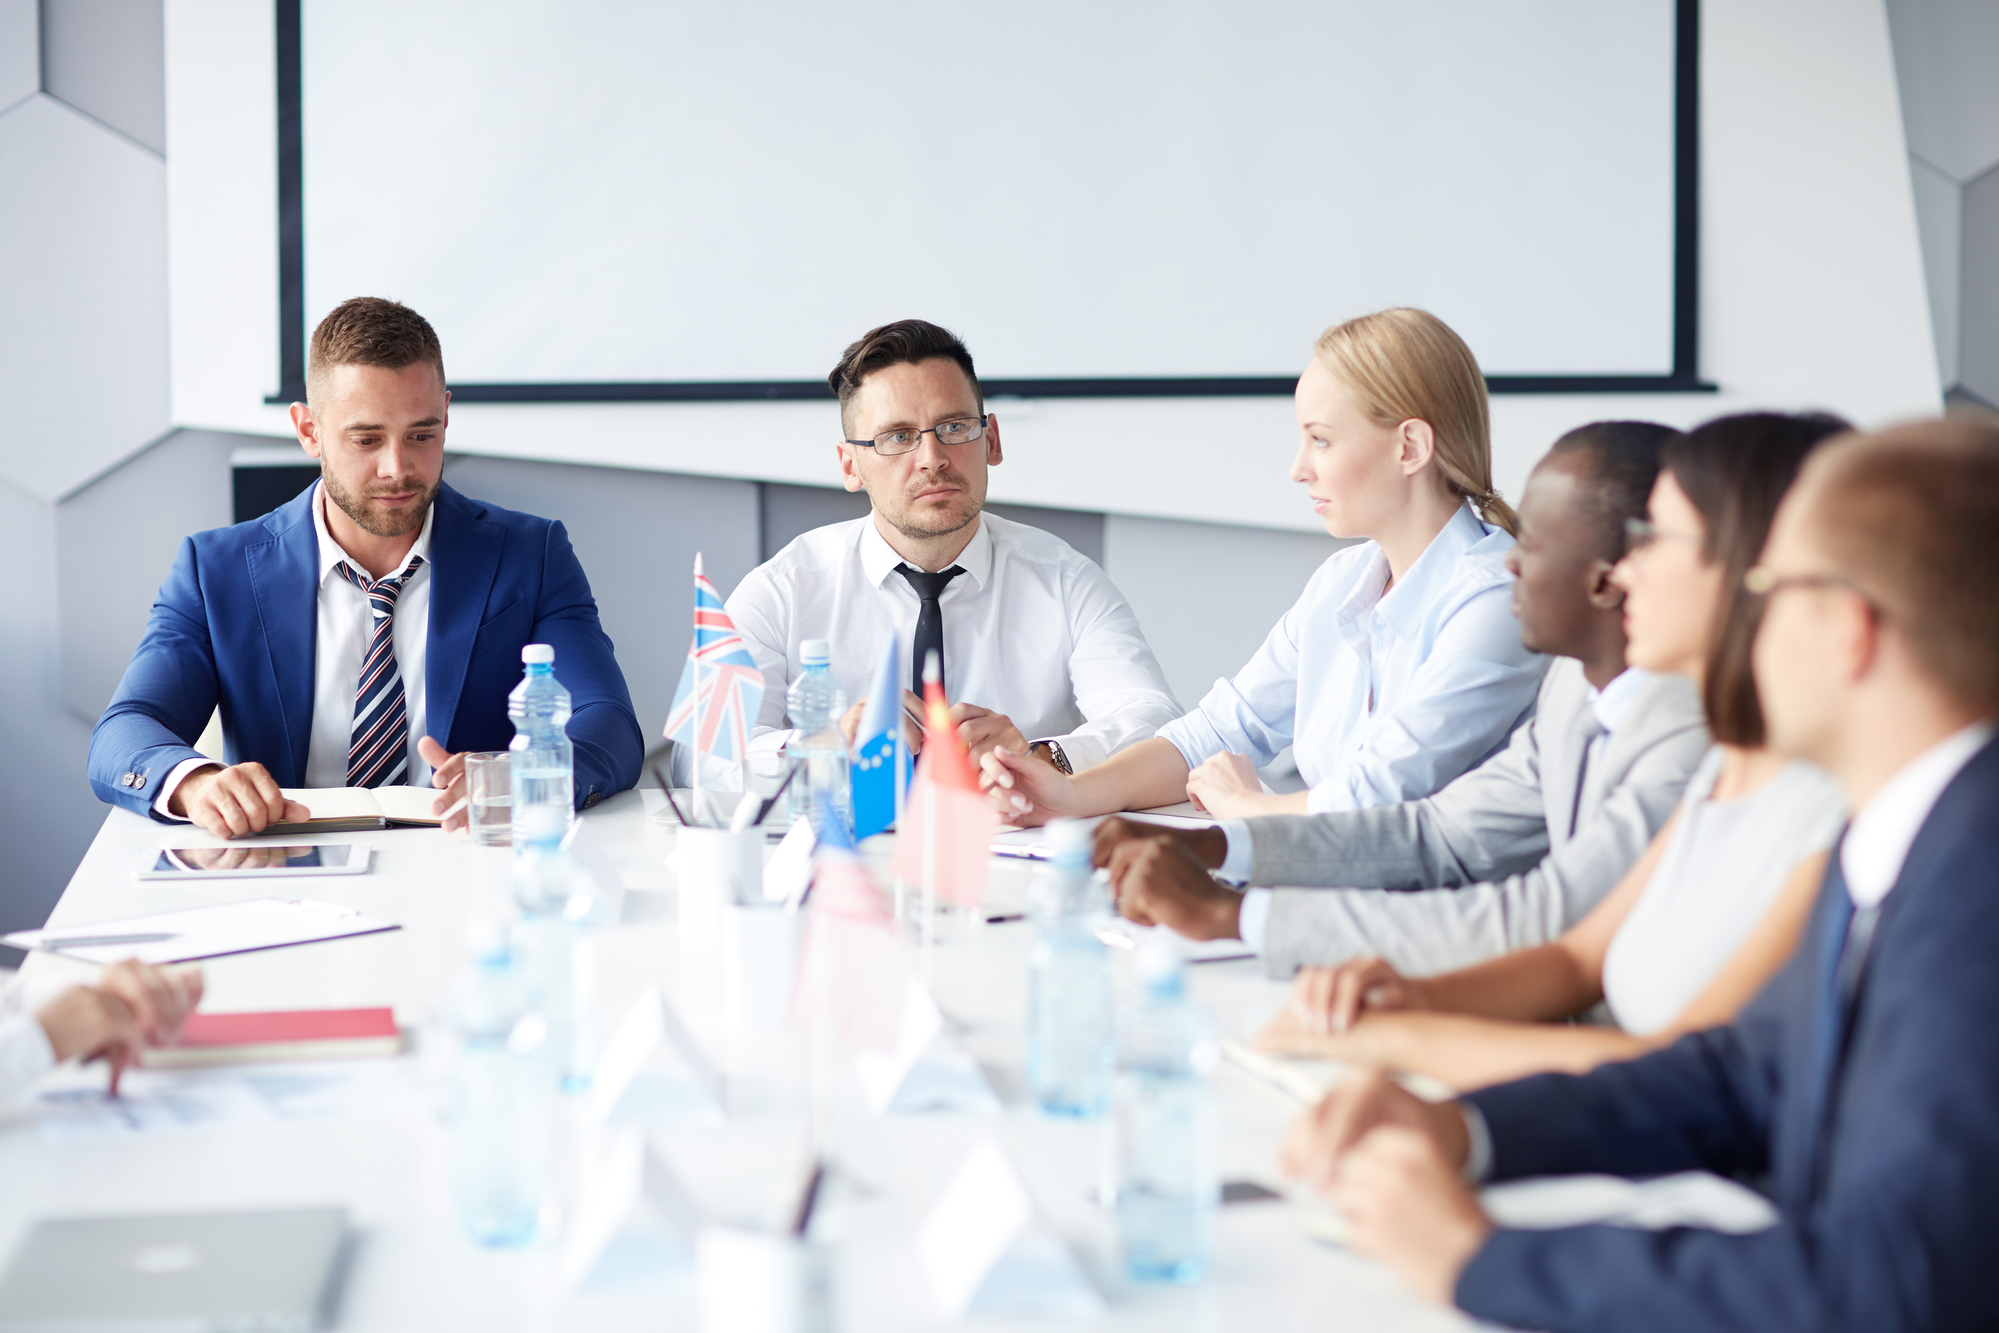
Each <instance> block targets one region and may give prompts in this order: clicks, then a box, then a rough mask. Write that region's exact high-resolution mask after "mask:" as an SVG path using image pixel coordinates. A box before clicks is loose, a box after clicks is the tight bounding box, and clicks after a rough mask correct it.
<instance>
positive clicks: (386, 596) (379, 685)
mask: <svg viewBox="0 0 1999 1333" xmlns="http://www.w3.org/2000/svg"><path fill="white" fill-rule="evenodd" d="M422 567H423V557H422V556H417V557H415V558H414V559H412V560H411V561H410V566H409V568H408V569H407V570H405V571H403V574H402V577H400V578H397V577H394V576H391V577H389V578H385V579H377V580H375V581H374V582H373V583H370V582H369V581H368V579H367V578H366V576H364V575H362V574H358V573H356V572H355V571H354V567H353V566H352V565H350V564H348V563H347V562H346V561H345V560H342V561H341V562H340V563H339V565H337V566H335V568H337V569H338V570H339V571H340V577H342V578H344V579H346V580H347V581H348V582H349V583H351V584H353V585H354V586H355V587H357V588H359V589H360V590H361V591H362V592H364V593H366V594H367V596H368V609H369V610H370V611H372V612H373V613H374V616H375V631H374V635H373V636H372V637H371V638H370V639H369V640H368V651H367V652H366V653H364V654H363V655H362V657H361V678H360V683H359V684H358V685H356V686H355V688H354V731H353V739H352V740H351V741H350V742H349V744H348V747H347V785H348V786H350V787H380V786H383V785H385V784H391V783H398V782H401V781H402V780H403V777H404V775H405V774H407V773H408V771H409V766H410V756H409V748H410V720H409V708H408V705H407V703H406V701H405V700H404V698H403V677H402V673H401V672H400V671H398V670H396V634H395V631H396V596H397V594H399V593H400V592H402V589H403V584H404V583H406V582H408V581H409V579H410V578H411V577H412V576H413V575H415V573H416V572H417V570H418V569H420V568H422Z"/></svg>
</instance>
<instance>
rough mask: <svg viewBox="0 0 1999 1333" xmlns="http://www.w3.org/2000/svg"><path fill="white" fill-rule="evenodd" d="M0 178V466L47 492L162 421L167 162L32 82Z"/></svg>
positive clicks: (1, 124) (0, 150) (123, 452)
mask: <svg viewBox="0 0 1999 1333" xmlns="http://www.w3.org/2000/svg"><path fill="white" fill-rule="evenodd" d="M0 182H5V188H4V189H0V254H5V255H7V256H8V261H7V263H5V264H4V265H0V311H5V312H6V317H5V319H0V402H4V403H6V404H7V411H6V412H5V413H4V414H0V477H4V478H5V479H6V480H8V481H11V482H13V483H14V484H15V485H16V486H18V487H20V488H21V489H22V490H24V491H26V492H28V493H29V494H30V495H35V496H40V497H42V498H44V499H50V500H53V499H56V498H58V497H59V496H61V495H63V494H65V493H67V492H69V491H71V490H73V489H75V488H76V487H77V486H79V485H81V484H83V483H84V482H85V481H87V480H89V479H90V478H91V477H93V476H95V475H97V474H98V473H100V472H102V471H103V470H104V469H105V468H107V467H110V466H111V465H112V464H114V463H116V462H118V461H119V460H120V459H122V458H126V457H128V456H130V455H131V454H132V453H134V452H136V451H137V450H138V449H140V448H141V447H142V446H144V445H145V444H146V443H147V442H148V441H150V440H154V439H157V438H158V437H159V436H160V435H162V434H163V433H164V432H165V431H166V429H167V425H168V420H167V413H168V403H167V280H166V168H165V166H164V164H163V163H162V162H161V161H160V159H159V158H158V157H156V156H154V155H153V154H152V153H150V152H148V151H147V150H145V149H144V148H141V147H139V146H138V145H137V144H135V143H133V142H132V141H131V140H130V139H127V138H125V137H123V136H122V135H120V134H117V133H114V132H112V131H111V130H108V129H106V128H105V127H104V126H102V125H99V124H97V123H96V122H95V121H93V120H91V119H89V118H88V117H86V116H83V115H81V114H79V113H78V112H76V111H74V110H72V109H71V108H69V107H67V106H65V105H63V104H62V103H61V102H58V101H56V100H55V99H53V98H51V97H49V96H47V95H46V94H37V95H35V96H33V97H30V98H29V99H28V100H27V101H25V102H22V103H20V104H18V105H16V106H15V107H14V108H13V109H12V110H10V111H8V112H7V113H6V114H5V115H0Z"/></svg>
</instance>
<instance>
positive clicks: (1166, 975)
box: [1132, 934, 1182, 995]
mask: <svg viewBox="0 0 1999 1333" xmlns="http://www.w3.org/2000/svg"><path fill="white" fill-rule="evenodd" d="M1181 969H1182V963H1181V959H1180V950H1179V947H1178V946H1176V945H1175V944H1174V943H1173V942H1172V941H1171V940H1169V939H1167V938H1165V937H1164V936H1162V935H1157V934H1155V935H1153V936H1151V937H1149V938H1148V939H1147V940H1146V941H1145V942H1144V943H1143V944H1141V945H1139V946H1138V956H1137V957H1136V958H1134V959H1132V970H1133V972H1135V973H1136V974H1137V977H1138V984H1139V985H1141V986H1143V987H1145V989H1147V990H1149V991H1151V992H1152V993H1153V994H1155V995H1177V994H1179V993H1180V987H1181V985H1182V981H1181V977H1182V970H1181Z"/></svg>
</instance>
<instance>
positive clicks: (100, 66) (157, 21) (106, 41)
mask: <svg viewBox="0 0 1999 1333" xmlns="http://www.w3.org/2000/svg"><path fill="white" fill-rule="evenodd" d="M41 19H42V42H41V46H42V89H43V91H44V92H47V93H48V94H50V95H51V96H53V97H60V98H61V99H62V100H63V101H65V102H68V103H69V104H70V105H71V106H73V107H75V108H76V109H77V110H79V111H81V112H83V113H84V114H86V115H89V116H91V117H94V118H95V119H97V120H101V121H103V122H104V123H105V124H106V125H109V126H110V127H111V128H112V129H114V130H117V131H118V132H119V133H120V134H123V135H125V136H127V137H128V138H131V139H133V140H136V141H137V142H139V143H141V144H143V145H144V146H146V147H147V148H150V149H151V150H152V151H153V152H155V153H160V154H164V153H165V152H166V151H167V87H166V75H167V62H166V42H167V34H166V9H165V6H164V5H162V4H161V0H41Z"/></svg>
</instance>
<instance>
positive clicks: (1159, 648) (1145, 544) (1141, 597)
mask: <svg viewBox="0 0 1999 1333" xmlns="http://www.w3.org/2000/svg"><path fill="white" fill-rule="evenodd" d="M1346 544H1347V543H1344V542H1338V541H1335V540H1333V539H1332V538H1331V537H1327V536H1324V535H1321V534H1314V533H1309V532H1277V531H1273V530H1271V529H1268V528H1243V527H1235V526H1232V525H1229V524H1224V523H1179V522H1174V521H1172V520H1169V519H1157V518H1132V517H1129V516H1127V515H1123V514H1112V515H1110V516H1109V517H1107V518H1106V519H1105V520H1104V556H1105V560H1104V568H1105V570H1106V571H1108V572H1109V574H1110V576H1111V581H1112V582H1114V583H1116V584H1117V586H1118V587H1119V588H1120V589H1122V590H1123V592H1124V595H1125V597H1126V599H1127V600H1129V601H1130V602H1131V606H1132V610H1133V611H1135V612H1137V613H1138V623H1139V624H1140V625H1141V626H1143V627H1144V629H1145V637H1146V640H1147V641H1148V642H1149V643H1151V645H1152V651H1153V653H1154V654H1155V655H1157V656H1158V658H1159V665H1160V667H1161V668H1162V669H1163V670H1164V671H1165V672H1166V680H1167V683H1168V684H1170V685H1171V686H1172V687H1173V694H1174V696H1175V697H1176V698H1178V699H1179V700H1180V703H1181V705H1182V706H1183V707H1186V708H1192V707H1193V706H1194V705H1195V704H1197V703H1199V702H1200V700H1201V696H1202V695H1204V694H1206V693H1207V692H1208V687H1209V686H1210V685H1212V684H1214V682H1215V680H1216V679H1217V678H1218V677H1222V676H1230V675H1234V674H1235V672H1236V670H1237V669H1238V668H1239V667H1241V666H1242V664H1243V663H1245V662H1247V661H1248V660H1249V657H1250V654H1251V653H1254V652H1255V651H1256V648H1257V645H1258V644H1260V643H1262V642H1263V639H1264V636H1265V635H1267V634H1269V633H1270V630H1271V627H1272V626H1273V625H1275V624H1276V623H1277V621H1278V619H1279V618H1280V617H1281V616H1283V614H1284V613H1285V611H1287V610H1289V609H1290V607H1291V604H1292V603H1293V602H1295V601H1297V600H1298V594H1299V593H1301V592H1303V591H1304V589H1305V581H1306V580H1307V579H1309V578H1310V577H1311V576H1312V571H1313V570H1315V569H1317V568H1318V567H1319V566H1320V565H1321V564H1323V563H1325V560H1326V557H1327V556H1329V555H1331V554H1332V553H1333V552H1334V551H1336V550H1338V549H1339V548H1340V547H1341V546H1343V545H1346Z"/></svg>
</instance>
